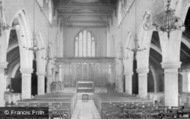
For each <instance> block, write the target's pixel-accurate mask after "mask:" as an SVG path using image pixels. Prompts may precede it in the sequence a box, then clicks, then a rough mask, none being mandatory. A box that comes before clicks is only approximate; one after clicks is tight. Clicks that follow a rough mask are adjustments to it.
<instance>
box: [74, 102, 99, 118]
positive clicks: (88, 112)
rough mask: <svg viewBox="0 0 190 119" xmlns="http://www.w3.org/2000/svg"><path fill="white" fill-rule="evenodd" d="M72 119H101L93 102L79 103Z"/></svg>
mask: <svg viewBox="0 0 190 119" xmlns="http://www.w3.org/2000/svg"><path fill="white" fill-rule="evenodd" d="M71 119H101V117H100V114H99V112H98V110H97V108H96V106H95V104H94V101H93V100H89V101H88V102H82V101H81V100H78V101H77V104H76V107H75V110H74V112H73V115H72V118H71Z"/></svg>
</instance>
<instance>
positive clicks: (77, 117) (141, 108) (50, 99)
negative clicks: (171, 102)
mask: <svg viewBox="0 0 190 119" xmlns="http://www.w3.org/2000/svg"><path fill="white" fill-rule="evenodd" d="M86 95H87V94H84V95H83V96H86ZM7 106H9V107H49V118H51V119H57V118H58V119H189V118H190V109H189V108H188V107H184V106H179V107H177V106H172V107H168V106H164V105H160V104H158V103H157V102H153V101H152V100H149V99H142V98H139V97H137V96H134V95H126V94H121V93H97V94H94V95H93V99H90V98H87V97H81V96H79V94H73V93H60V92H54V93H50V94H45V95H41V96H36V97H34V98H33V99H25V100H20V101H17V103H16V104H15V105H7Z"/></svg>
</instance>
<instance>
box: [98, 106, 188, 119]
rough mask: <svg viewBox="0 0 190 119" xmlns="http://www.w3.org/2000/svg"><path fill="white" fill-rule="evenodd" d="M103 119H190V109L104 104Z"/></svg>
mask: <svg viewBox="0 0 190 119" xmlns="http://www.w3.org/2000/svg"><path fill="white" fill-rule="evenodd" d="M101 117H102V119H190V109H189V108H184V107H171V108H169V107H167V106H156V105H149V104H146V103H144V104H133V103H131V104H130V103H128V104H121V103H118V104H116V103H103V104H102V109H101Z"/></svg>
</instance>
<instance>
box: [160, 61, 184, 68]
mask: <svg viewBox="0 0 190 119" xmlns="http://www.w3.org/2000/svg"><path fill="white" fill-rule="evenodd" d="M161 65H162V68H164V69H173V68H180V66H181V62H162V63H161Z"/></svg>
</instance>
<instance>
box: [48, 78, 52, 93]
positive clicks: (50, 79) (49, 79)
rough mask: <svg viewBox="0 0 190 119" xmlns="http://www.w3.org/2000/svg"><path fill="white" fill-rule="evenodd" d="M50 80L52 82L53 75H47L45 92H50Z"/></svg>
mask: <svg viewBox="0 0 190 119" xmlns="http://www.w3.org/2000/svg"><path fill="white" fill-rule="evenodd" d="M52 82H53V75H47V93H51V83H52Z"/></svg>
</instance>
